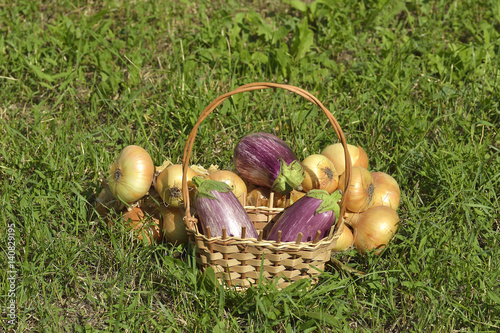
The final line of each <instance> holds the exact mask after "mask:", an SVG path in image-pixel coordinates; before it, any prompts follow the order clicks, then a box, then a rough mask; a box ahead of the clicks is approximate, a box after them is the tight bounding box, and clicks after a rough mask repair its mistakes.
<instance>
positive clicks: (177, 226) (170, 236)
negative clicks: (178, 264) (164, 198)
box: [160, 205, 189, 245]
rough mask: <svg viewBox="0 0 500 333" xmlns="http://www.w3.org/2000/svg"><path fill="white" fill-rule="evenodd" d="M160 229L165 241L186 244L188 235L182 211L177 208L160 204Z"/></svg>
mask: <svg viewBox="0 0 500 333" xmlns="http://www.w3.org/2000/svg"><path fill="white" fill-rule="evenodd" d="M160 211H161V217H162V220H161V229H162V231H163V237H164V239H165V241H166V242H167V243H170V244H173V245H180V244H187V242H188V240H189V236H188V233H187V230H186V223H185V222H184V215H185V213H184V211H183V210H181V209H179V208H174V207H166V206H163V205H162V206H160Z"/></svg>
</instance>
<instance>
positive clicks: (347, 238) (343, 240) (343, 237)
mask: <svg viewBox="0 0 500 333" xmlns="http://www.w3.org/2000/svg"><path fill="white" fill-rule="evenodd" d="M353 244H354V235H353V233H352V231H351V229H350V228H349V227H348V226H347V225H345V224H344V227H343V229H342V233H341V234H340V236H339V238H338V239H337V243H336V244H335V246H334V247H333V248H332V251H333V252H340V251H345V250H347V249H348V248H350V247H351V246H352V245H353Z"/></svg>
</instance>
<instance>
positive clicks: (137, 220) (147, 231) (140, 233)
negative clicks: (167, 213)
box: [123, 207, 163, 244]
mask: <svg viewBox="0 0 500 333" xmlns="http://www.w3.org/2000/svg"><path fill="white" fill-rule="evenodd" d="M123 223H125V225H126V226H127V227H130V228H131V229H132V230H133V231H134V235H135V237H136V238H137V239H138V240H142V241H145V242H147V243H148V244H152V243H153V242H156V243H161V242H162V241H163V235H162V232H161V230H160V221H159V220H158V219H157V218H156V217H152V216H146V214H145V213H144V211H143V210H142V209H141V208H139V207H132V208H131V210H129V211H127V212H125V213H124V214H123Z"/></svg>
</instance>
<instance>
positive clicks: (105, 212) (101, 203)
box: [95, 187, 123, 225]
mask: <svg viewBox="0 0 500 333" xmlns="http://www.w3.org/2000/svg"><path fill="white" fill-rule="evenodd" d="M122 205H123V203H122V202H121V201H119V200H118V199H116V198H115V196H114V195H113V194H111V192H110V191H109V189H108V188H106V187H105V188H103V189H102V190H101V192H100V193H99V195H98V196H97V198H96V200H95V209H96V211H97V214H99V216H100V217H102V218H103V219H104V221H105V222H106V224H108V225H111V224H112V217H113V215H114V214H116V213H118V212H120V211H121V209H122Z"/></svg>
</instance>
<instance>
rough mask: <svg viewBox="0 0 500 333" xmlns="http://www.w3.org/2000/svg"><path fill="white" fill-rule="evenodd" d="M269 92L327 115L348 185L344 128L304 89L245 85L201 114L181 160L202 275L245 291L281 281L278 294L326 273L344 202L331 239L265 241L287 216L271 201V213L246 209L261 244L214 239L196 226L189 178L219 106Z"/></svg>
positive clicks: (190, 229)
mask: <svg viewBox="0 0 500 333" xmlns="http://www.w3.org/2000/svg"><path fill="white" fill-rule="evenodd" d="M269 88H280V89H285V90H288V91H291V92H293V93H296V94H298V95H300V96H302V97H304V98H306V99H307V100H309V101H311V102H312V103H313V104H315V105H317V106H318V107H319V108H320V109H321V110H323V112H324V113H325V115H326V116H327V118H328V120H329V121H330V124H331V125H332V126H333V129H334V130H335V133H336V134H337V137H338V138H339V140H340V142H341V143H342V145H343V146H344V152H345V160H346V171H345V173H346V179H347V182H349V180H350V173H351V159H350V156H349V152H348V149H347V143H346V140H345V137H344V133H343V132H342V129H341V128H340V125H339V124H338V122H337V120H336V119H335V117H334V116H333V115H332V114H331V112H330V111H329V110H328V109H326V108H325V107H324V106H323V104H322V103H321V102H320V101H319V100H318V99H317V98H316V97H314V96H313V95H312V94H310V93H309V92H307V91H305V90H303V89H300V88H297V87H294V86H291V85H283V84H276V83H267V82H259V83H252V84H247V85H243V86H241V87H239V88H236V89H234V90H233V91H231V92H228V93H226V94H224V95H221V96H219V97H218V98H216V99H215V100H214V101H213V102H212V103H210V104H209V105H208V106H207V107H206V108H205V109H204V110H203V112H202V113H201V115H200V116H199V118H198V121H197V122H196V124H195V125H194V127H193V129H192V131H191V133H190V134H189V136H188V139H187V141H186V144H185V147H184V155H183V160H182V164H183V168H184V170H183V183H182V189H183V191H182V192H183V199H184V204H185V208H186V216H185V222H186V227H187V231H188V235H189V242H190V244H192V245H194V247H195V252H196V261H197V264H198V267H199V268H200V269H202V270H203V271H205V270H206V269H207V268H208V267H212V268H213V269H214V271H215V273H216V274H217V278H218V280H219V282H220V283H222V284H226V285H227V286H234V287H237V288H243V289H244V288H246V287H248V286H251V285H254V284H257V283H258V282H259V281H261V282H262V283H267V282H270V281H272V280H274V279H277V281H275V280H274V281H273V282H275V283H276V285H277V287H278V288H284V287H286V286H288V285H289V284H290V283H292V282H294V281H297V280H299V279H303V278H312V282H313V283H314V282H316V279H315V277H316V276H317V275H319V274H320V273H321V271H323V270H324V267H325V263H326V262H328V261H329V260H330V256H331V252H332V248H333V247H334V246H335V245H336V242H337V239H338V238H339V236H340V232H341V230H342V228H343V223H344V222H343V216H344V213H345V205H344V201H345V196H344V197H343V198H342V201H341V204H340V207H341V209H340V216H338V217H337V218H338V220H337V222H336V224H335V225H334V226H332V228H331V230H330V233H329V236H328V237H326V238H323V239H315V240H313V241H311V242H300V240H297V241H296V242H278V241H267V240H265V237H264V236H265V234H266V233H267V230H269V229H270V227H271V226H272V224H273V222H274V221H275V220H276V217H277V215H278V214H279V213H281V212H282V211H283V209H282V208H273V207H272V204H273V200H272V199H271V200H269V202H270V206H269V207H253V206H245V210H246V211H247V214H248V215H249V217H250V219H251V220H252V222H253V223H254V225H255V228H256V229H257V232H258V233H259V238H258V239H255V238H245V237H242V238H240V237H226V236H224V235H223V236H222V237H210V235H204V234H202V233H201V231H200V228H198V220H197V219H196V218H195V217H194V216H192V215H191V209H190V198H189V195H188V185H187V177H186V175H187V171H188V165H189V160H190V158H191V151H192V148H193V144H194V140H195V137H196V133H197V131H198V128H199V126H200V124H201V123H202V122H203V120H204V119H205V118H206V117H207V116H208V115H209V114H210V113H211V112H212V111H214V110H215V109H216V108H217V106H219V105H220V104H221V103H222V102H224V101H225V100H226V99H228V98H229V97H231V96H232V95H234V94H238V93H243V92H249V91H253V90H262V89H269ZM347 185H348V184H347Z"/></svg>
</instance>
